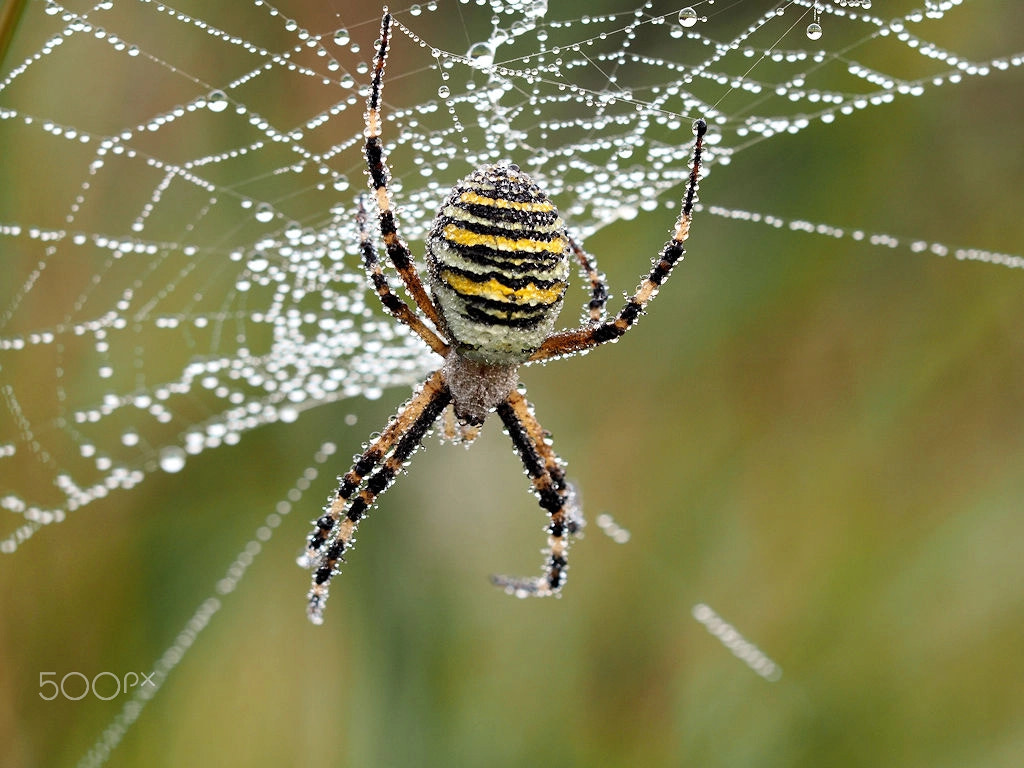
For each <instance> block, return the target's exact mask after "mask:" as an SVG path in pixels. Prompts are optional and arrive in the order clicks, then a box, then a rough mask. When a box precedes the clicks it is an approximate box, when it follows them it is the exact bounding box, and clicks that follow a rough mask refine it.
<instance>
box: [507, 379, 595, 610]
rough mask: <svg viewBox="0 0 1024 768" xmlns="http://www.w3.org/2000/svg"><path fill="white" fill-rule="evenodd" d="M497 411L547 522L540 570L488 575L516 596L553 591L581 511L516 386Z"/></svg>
mask: <svg viewBox="0 0 1024 768" xmlns="http://www.w3.org/2000/svg"><path fill="white" fill-rule="evenodd" d="M498 415H499V416H500V417H501V420H502V422H504V424H505V428H506V429H507V430H508V434H509V437H510V438H512V443H513V445H514V446H515V449H516V452H517V453H518V454H519V458H520V459H521V460H522V462H523V466H524V467H525V468H526V472H527V474H528V475H529V476H530V482H531V483H532V484H533V491H534V493H535V494H536V495H537V499H538V501H539V502H540V506H541V507H542V508H543V509H544V511H545V512H547V513H548V517H549V522H548V525H547V529H546V530H547V533H548V546H547V548H546V549H545V550H544V552H545V561H544V566H543V569H544V571H543V575H541V576H539V577H534V578H529V577H526V578H516V577H510V576H494V577H492V580H493V581H494V583H495V585H497V586H499V587H502V588H503V589H504V590H505V591H506V592H507V593H509V594H510V595H515V596H516V597H547V596H549V595H554V594H557V593H558V591H559V590H560V589H561V588H562V586H563V585H564V584H565V579H566V571H567V570H568V568H569V564H568V552H569V540H570V538H571V537H572V536H573V535H576V534H578V533H579V532H580V530H581V529H582V528H583V526H584V520H583V515H582V512H581V511H580V509H579V507H578V506H577V503H576V493H575V491H574V490H573V488H572V486H571V485H570V484H569V483H568V482H567V481H566V479H565V470H564V469H563V466H562V462H561V461H560V460H559V458H558V456H556V455H555V452H554V451H553V450H552V449H551V446H550V445H548V442H547V435H546V433H545V432H544V428H543V427H541V425H540V422H538V421H537V419H536V417H535V416H534V415H533V411H532V409H531V407H530V404H529V403H528V402H527V401H526V398H525V397H523V395H522V394H521V393H520V392H519V391H518V390H512V393H511V394H510V395H509V396H508V397H507V398H506V399H505V400H504V401H503V402H502V403H501V404H500V405H499V406H498Z"/></svg>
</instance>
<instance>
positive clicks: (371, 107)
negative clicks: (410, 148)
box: [366, 11, 441, 343]
mask: <svg viewBox="0 0 1024 768" xmlns="http://www.w3.org/2000/svg"><path fill="white" fill-rule="evenodd" d="M390 41H391V14H390V13H388V12H387V11H385V12H384V17H383V18H382V19H381V22H380V48H379V49H378V50H377V57H376V64H375V66H374V71H373V82H372V83H371V84H370V98H369V99H368V100H367V105H366V164H367V167H368V168H369V170H370V183H371V185H372V186H373V191H374V194H375V196H376V198H377V210H378V212H379V214H380V234H381V237H382V238H383V239H384V246H385V248H386V249H387V252H388V258H390V259H391V263H392V264H394V265H395V269H397V270H398V274H399V275H401V276H402V281H403V282H404V283H405V287H406V289H407V290H408V291H409V295H410V296H412V298H413V300H414V301H415V302H416V306H417V307H419V308H420V311H421V312H422V313H423V314H424V315H426V317H427V319H428V320H430V322H432V323H433V324H434V327H436V328H440V327H441V320H440V317H439V315H438V312H437V307H435V306H434V302H433V301H431V299H430V295H429V294H428V293H427V289H426V288H425V287H424V286H423V281H421V280H420V276H419V274H418V273H417V272H416V266H415V265H414V264H413V259H412V253H411V252H410V251H409V246H408V245H406V244H405V242H403V241H402V238H401V237H400V236H399V234H398V225H397V224H396V222H395V213H394V211H393V210H392V208H391V195H390V193H389V192H388V168H387V164H386V162H385V159H384V144H383V142H382V141H381V138H380V128H381V118H380V103H381V91H382V90H383V87H384V61H385V59H386V58H387V55H388V45H389V43H390ZM428 343H429V342H428Z"/></svg>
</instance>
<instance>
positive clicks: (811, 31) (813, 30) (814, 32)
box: [807, 21, 821, 40]
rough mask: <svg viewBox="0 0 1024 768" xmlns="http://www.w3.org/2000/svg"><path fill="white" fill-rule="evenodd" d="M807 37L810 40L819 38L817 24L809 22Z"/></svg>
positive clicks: (819, 33) (818, 25)
mask: <svg viewBox="0 0 1024 768" xmlns="http://www.w3.org/2000/svg"><path fill="white" fill-rule="evenodd" d="M807 37H808V38H809V39H811V40H817V39H818V38H820V37H821V24H818V23H817V22H813V21H812V22H811V23H810V24H808V25H807Z"/></svg>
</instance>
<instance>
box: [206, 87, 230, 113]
mask: <svg viewBox="0 0 1024 768" xmlns="http://www.w3.org/2000/svg"><path fill="white" fill-rule="evenodd" d="M206 106H207V108H208V109H209V110H210V111H211V112H223V111H224V110H225V109H227V108H228V97H227V95H226V94H225V93H224V91H210V94H209V95H208V96H207V97H206Z"/></svg>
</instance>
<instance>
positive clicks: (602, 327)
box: [530, 120, 707, 362]
mask: <svg viewBox="0 0 1024 768" xmlns="http://www.w3.org/2000/svg"><path fill="white" fill-rule="evenodd" d="M693 130H694V132H695V133H696V134H697V141H696V142H695V143H694V147H693V164H692V165H691V168H690V180H689V183H688V184H687V186H686V196H685V198H684V199H683V207H682V211H681V212H680V214H679V219H678V220H677V221H676V226H675V230H674V231H673V233H672V239H671V240H669V241H668V242H667V243H665V246H664V248H662V250H661V253H660V254H659V255H658V257H657V258H655V259H654V261H653V262H652V264H651V271H650V272H649V273H648V274H647V276H646V277H645V278H644V279H643V281H642V282H641V283H640V286H639V287H638V288H637V290H636V293H634V294H633V295H632V296H631V297H630V298H629V299H627V300H626V304H625V306H624V307H623V308H622V309H621V310H619V313H618V315H616V316H615V319H614V320H610V321H607V322H604V323H600V324H597V325H591V326H584V327H583V328H577V329H575V330H571V331H563V332H562V333H556V334H554V335H552V336H550V337H548V338H547V339H546V340H545V341H544V343H543V344H541V346H540V348H539V349H538V350H537V351H536V352H534V353H533V355H532V356H531V357H530V361H531V362H532V361H536V360H547V359H548V358H551V357H561V356H562V355H569V354H572V353H574V352H581V351H583V350H585V349H591V348H592V347H596V346H597V345H599V344H604V343H605V342H608V341H615V340H616V339H618V338H620V337H621V336H622V335H623V334H625V333H626V331H628V330H629V329H630V328H632V327H633V324H634V323H636V321H637V319H638V318H639V317H640V315H641V314H642V313H643V311H644V309H645V308H646V307H647V304H648V303H649V302H650V301H651V299H653V298H654V296H655V295H656V294H657V292H658V287H659V286H660V285H661V284H662V283H664V282H665V280H667V279H668V276H669V273H671V271H672V267H674V266H675V265H676V262H678V261H679V260H680V259H681V258H682V257H683V254H684V253H686V249H685V248H684V247H683V243H684V242H685V241H686V239H687V238H688V237H689V236H690V222H691V221H692V220H693V204H694V202H695V201H696V197H697V181H698V178H699V175H700V156H701V150H702V149H703V146H704V134H705V133H706V132H707V124H706V123H705V122H704V121H703V120H697V121H695V122H694V124H693Z"/></svg>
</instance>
